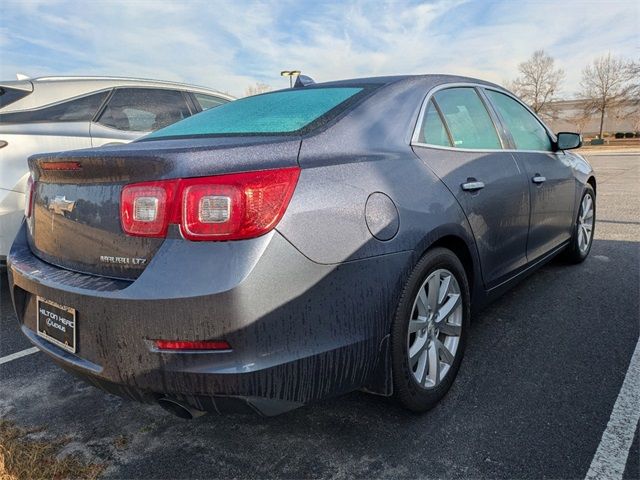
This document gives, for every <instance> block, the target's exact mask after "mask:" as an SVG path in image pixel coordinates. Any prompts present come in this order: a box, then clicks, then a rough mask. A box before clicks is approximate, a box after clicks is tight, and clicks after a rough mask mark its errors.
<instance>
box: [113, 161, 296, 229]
mask: <svg viewBox="0 0 640 480" xmlns="http://www.w3.org/2000/svg"><path fill="white" fill-rule="evenodd" d="M299 174H300V169H299V168H283V169H277V170H261V171H256V172H245V173H232V174H227V175H217V176H213V177H198V178H186V179H177V180H166V181H161V182H146V183H136V184H131V185H127V186H125V187H124V189H123V190H122V198H121V203H120V215H121V223H122V228H123V230H124V231H125V232H126V233H127V234H129V235H134V236H150V237H164V236H166V233H167V229H168V226H169V224H179V225H180V231H181V232H182V235H183V236H184V237H185V238H187V239H189V240H194V241H202V240H239V239H246V238H253V237H258V236H260V235H264V234H265V233H267V232H269V231H271V230H272V229H273V228H274V227H275V226H276V225H277V224H278V222H279V221H280V219H281V218H282V215H283V214H284V212H285V210H286V208H287V206H288V205H289V201H290V200H291V196H292V195H293V191H294V190H295V187H296V184H297V181H298V177H299Z"/></svg>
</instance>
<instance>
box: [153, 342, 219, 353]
mask: <svg viewBox="0 0 640 480" xmlns="http://www.w3.org/2000/svg"><path fill="white" fill-rule="evenodd" d="M153 344H154V345H155V347H156V348H157V349H158V350H173V351H178V350H231V345H229V344H228V343H227V342H225V341H224V340H208V341H195V342H189V341H184V340H155V341H154V342H153Z"/></svg>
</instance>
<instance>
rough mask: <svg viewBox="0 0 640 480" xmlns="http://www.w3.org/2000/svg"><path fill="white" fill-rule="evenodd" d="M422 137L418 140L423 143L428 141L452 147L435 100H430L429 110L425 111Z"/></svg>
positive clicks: (430, 143)
mask: <svg viewBox="0 0 640 480" xmlns="http://www.w3.org/2000/svg"><path fill="white" fill-rule="evenodd" d="M420 133H421V138H420V139H419V140H418V141H420V142H421V143H427V144H429V145H439V146H442V147H450V146H451V142H450V141H449V135H448V134H447V130H446V128H445V127H444V123H442V118H440V114H439V113H438V110H437V109H436V108H435V105H434V104H433V100H429V104H428V105H427V110H426V111H425V113H424V120H423V121H422V128H421V129H420Z"/></svg>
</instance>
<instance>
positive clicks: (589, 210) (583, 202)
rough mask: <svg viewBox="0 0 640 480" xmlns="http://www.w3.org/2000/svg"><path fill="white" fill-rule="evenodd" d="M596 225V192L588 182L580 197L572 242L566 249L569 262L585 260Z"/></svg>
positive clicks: (566, 257)
mask: <svg viewBox="0 0 640 480" xmlns="http://www.w3.org/2000/svg"><path fill="white" fill-rule="evenodd" d="M595 227H596V194H595V192H594V191H593V188H592V187H591V185H588V184H587V185H586V186H585V188H584V192H583V193H582V197H581V198H580V206H579V208H578V216H577V217H576V221H575V223H574V226H573V235H572V236H571V243H569V246H568V247H567V250H566V251H565V255H564V257H565V259H566V260H567V262H569V263H582V262H584V261H585V259H586V258H587V257H588V256H589V252H590V251H591V246H592V245H593V234H594V232H595Z"/></svg>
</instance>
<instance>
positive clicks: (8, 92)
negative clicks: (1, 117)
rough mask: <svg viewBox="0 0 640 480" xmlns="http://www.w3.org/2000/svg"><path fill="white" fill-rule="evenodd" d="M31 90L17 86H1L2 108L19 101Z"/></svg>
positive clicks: (0, 106) (0, 98) (0, 103)
mask: <svg viewBox="0 0 640 480" xmlns="http://www.w3.org/2000/svg"><path fill="white" fill-rule="evenodd" d="M30 93H31V92H30V91H29V90H26V91H25V90H19V89H17V88H9V87H0V108H2V107H6V106H7V105H10V104H12V103H13V102H17V101H18V100H20V99H21V98H24V97H26V96H27V95H29V94H30Z"/></svg>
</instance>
